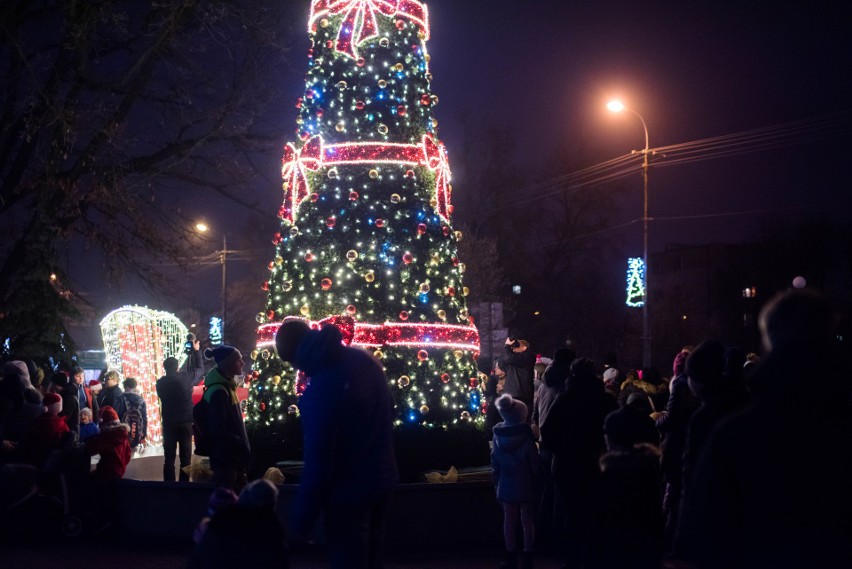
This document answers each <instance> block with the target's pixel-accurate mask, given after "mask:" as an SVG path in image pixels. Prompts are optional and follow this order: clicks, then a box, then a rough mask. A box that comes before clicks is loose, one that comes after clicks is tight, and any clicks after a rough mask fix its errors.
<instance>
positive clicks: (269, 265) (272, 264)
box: [266, 261, 275, 271]
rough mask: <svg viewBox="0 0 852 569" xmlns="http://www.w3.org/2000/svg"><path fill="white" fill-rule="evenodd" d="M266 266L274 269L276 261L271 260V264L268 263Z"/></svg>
mask: <svg viewBox="0 0 852 569" xmlns="http://www.w3.org/2000/svg"><path fill="white" fill-rule="evenodd" d="M266 266H267V268H268V269H269V270H270V271H271V270H272V269H274V268H275V263H273V262H272V261H269V264H268V265H266Z"/></svg>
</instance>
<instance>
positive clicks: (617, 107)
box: [606, 100, 654, 368]
mask: <svg viewBox="0 0 852 569" xmlns="http://www.w3.org/2000/svg"><path fill="white" fill-rule="evenodd" d="M606 107H607V109H609V110H610V111H611V112H613V113H620V112H622V111H629V112H631V113H633V114H634V115H636V116H637V117H639V120H640V121H641V122H642V128H643V129H644V130H645V148H644V149H642V150H633V151H632V153H633V154H642V182H643V201H644V208H643V213H642V262H643V264H644V265H645V301H644V302H643V303H642V367H645V368H647V367H650V366H651V325H650V322H649V321H648V304H649V297H650V290H651V286H650V282H651V280H650V276H649V275H650V272H651V271H650V268H649V266H648V219H649V218H648V168H649V166H650V158H651V155H652V154H654V152H653V151H652V150H651V148H650V145H649V143H648V125H647V124H645V119H644V118H642V115H640V114H639V113H637V112H636V111H634V110H633V109H630V108H628V107H626V106H625V105H624V103H622V102H621V101H618V100H613V101H610V102H609V103H607V105H606Z"/></svg>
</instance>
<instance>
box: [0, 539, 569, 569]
mask: <svg viewBox="0 0 852 569" xmlns="http://www.w3.org/2000/svg"><path fill="white" fill-rule="evenodd" d="M123 541H124V540H122V539H121V538H119V537H116V536H111V535H104V536H101V537H100V538H88V539H85V540H77V541H65V542H53V543H47V544H41V545H38V546H33V545H27V546H22V545H15V546H3V549H2V550H0V569H179V568H180V569H183V568H184V567H186V561H187V558H188V556H189V553H190V549H188V548H187V547H186V546H182V545H168V544H149V545H148V546H140V545H133V546H129V545H126V544H124V543H123ZM499 564H500V554H499V552H479V551H473V552H471V551H466V552H424V553H413V552H409V553H406V554H395V555H389V556H388V562H387V563H386V565H385V567H386V569H414V568H417V569H496V568H497V567H498V566H499ZM291 566H292V567H293V569H319V568H321V567H325V566H326V565H325V563H324V557H323V555H322V552H321V551H316V550H314V551H306V552H303V553H300V554H299V555H294V556H293V559H292V564H291ZM557 567H559V563H558V562H557V561H556V560H555V559H552V558H543V559H538V560H537V563H536V568H537V569H556V568H557ZM234 569H242V568H236V567H235V568H234ZM266 569H274V568H266Z"/></svg>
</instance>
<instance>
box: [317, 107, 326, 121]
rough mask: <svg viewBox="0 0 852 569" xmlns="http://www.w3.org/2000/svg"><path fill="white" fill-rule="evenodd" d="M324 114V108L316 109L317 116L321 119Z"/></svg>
mask: <svg viewBox="0 0 852 569" xmlns="http://www.w3.org/2000/svg"><path fill="white" fill-rule="evenodd" d="M324 114H325V109H317V118H320V119H321V118H322V116H323V115H324Z"/></svg>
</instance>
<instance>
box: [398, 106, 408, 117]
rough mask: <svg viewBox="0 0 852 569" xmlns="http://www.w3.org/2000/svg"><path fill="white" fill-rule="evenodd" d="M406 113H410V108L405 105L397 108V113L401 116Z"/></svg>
mask: <svg viewBox="0 0 852 569" xmlns="http://www.w3.org/2000/svg"><path fill="white" fill-rule="evenodd" d="M406 113H408V109H406V108H405V105H399V106H398V107H397V108H396V114H398V115H399V116H401V117H404V116H405V115H406Z"/></svg>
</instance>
